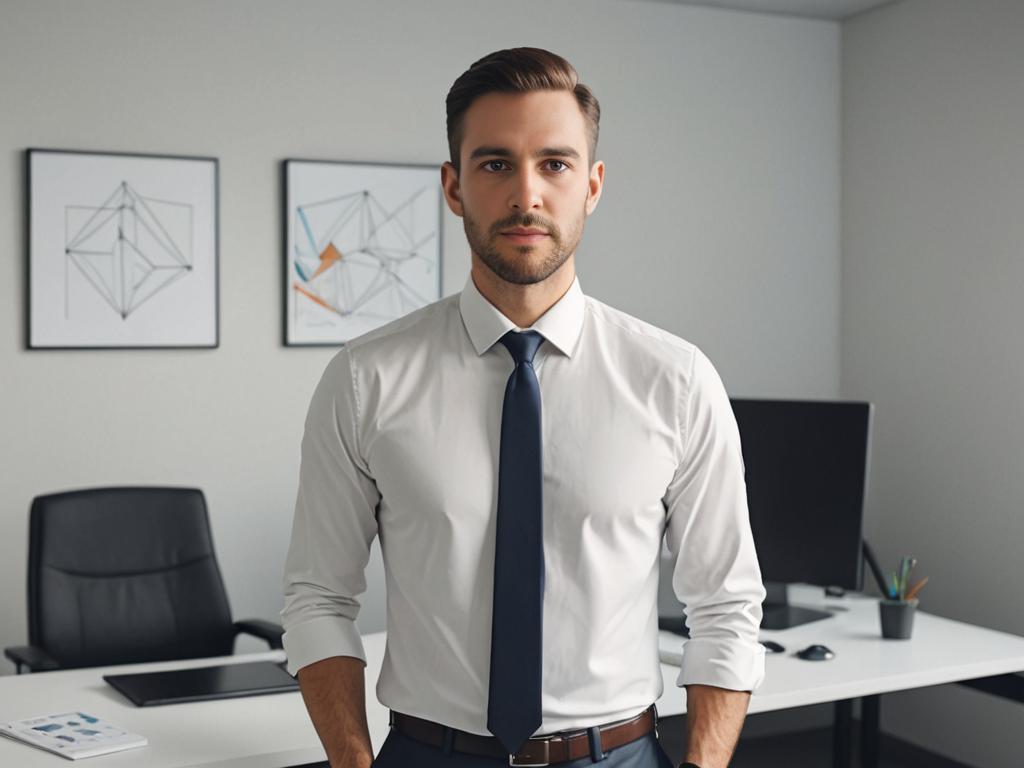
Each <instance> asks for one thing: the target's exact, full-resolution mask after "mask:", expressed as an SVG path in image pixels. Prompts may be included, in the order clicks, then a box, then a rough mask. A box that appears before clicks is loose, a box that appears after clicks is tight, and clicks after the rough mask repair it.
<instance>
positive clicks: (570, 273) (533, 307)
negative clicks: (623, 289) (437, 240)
mask: <svg viewBox="0 0 1024 768" xmlns="http://www.w3.org/2000/svg"><path fill="white" fill-rule="evenodd" d="M470 276H471V277H472V278H473V284H474V285H475V286H476V289H477V290H478V291H480V294H481V295H482V296H483V297H484V298H485V299H487V301H489V302H490V303H491V304H493V305H494V306H495V307H496V308H497V309H498V311H499V312H501V314H503V315H504V316H505V317H507V318H508V319H509V320H511V321H512V322H513V323H515V324H516V327H518V328H529V327H530V326H531V325H533V324H534V323H535V322H537V319H538V318H539V317H540V316H541V315H543V314H544V313H545V312H547V311H548V310H549V309H551V307H553V306H554V305H555V304H557V303H558V300H559V299H561V298H562V297H563V296H564V295H565V294H566V292H567V291H568V290H569V288H571V287H572V283H573V280H575V279H576V268H575V264H574V262H573V257H572V256H570V257H569V258H568V259H566V260H565V263H564V264H563V265H562V266H561V267H559V268H558V270H557V271H555V272H553V273H552V274H551V276H550V277H548V278H547V279H546V280H543V281H542V282H539V283H533V284H530V285H518V284H516V283H510V282H507V281H506V280H502V279H501V278H500V277H498V276H497V275H496V274H494V273H493V272H492V271H491V270H490V269H489V268H488V267H487V266H486V265H485V264H484V263H483V262H481V261H480V260H479V259H477V258H476V257H475V256H474V257H473V265H472V267H471V269H470Z"/></svg>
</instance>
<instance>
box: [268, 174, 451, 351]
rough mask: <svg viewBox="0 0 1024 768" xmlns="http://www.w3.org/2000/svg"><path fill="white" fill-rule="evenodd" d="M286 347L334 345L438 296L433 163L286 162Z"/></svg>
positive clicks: (437, 187)
mask: <svg viewBox="0 0 1024 768" xmlns="http://www.w3.org/2000/svg"><path fill="white" fill-rule="evenodd" d="M284 177H285V190H286V191H285V230H286V231H285V302H284V315H285V344H287V345H306V344H342V343H344V342H346V341H349V340H350V339H353V338H355V337H357V336H360V335H362V334H364V333H366V332H368V331H372V330H373V329H374V328H378V327H380V326H382V325H384V324H385V323H388V322H390V321H391V320H395V319H397V318H399V317H402V316H403V315H406V314H408V313H409V312H412V311H413V310H415V309H419V308H420V307H423V306H426V305H427V304H430V303H431V302H434V301H437V300H438V299H440V298H441V181H440V179H441V174H440V167H439V166H432V165H397V164H394V165H393V164H378V163H372V164H371V163H347V162H320V161H310V160H286V161H285V163H284Z"/></svg>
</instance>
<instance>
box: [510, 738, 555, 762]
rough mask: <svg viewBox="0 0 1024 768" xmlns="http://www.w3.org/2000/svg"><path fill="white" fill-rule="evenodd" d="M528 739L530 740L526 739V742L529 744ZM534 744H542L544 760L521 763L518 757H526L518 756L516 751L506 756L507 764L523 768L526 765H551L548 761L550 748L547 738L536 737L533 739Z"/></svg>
mask: <svg viewBox="0 0 1024 768" xmlns="http://www.w3.org/2000/svg"><path fill="white" fill-rule="evenodd" d="M530 741H531V740H527V742H526V743H527V744H529V743H530ZM534 744H543V745H544V762H543V763H521V762H519V760H520V759H522V760H526V759H527V758H525V757H524V758H519V756H518V755H519V753H516V754H514V755H509V756H508V764H509V765H514V766H520V768H525V767H526V766H533V767H534V768H543V766H546V765H551V762H550V757H551V753H550V748H549V746H548V745H549V742H548V740H547V739H536V740H534Z"/></svg>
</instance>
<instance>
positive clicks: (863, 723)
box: [860, 694, 882, 768]
mask: <svg viewBox="0 0 1024 768" xmlns="http://www.w3.org/2000/svg"><path fill="white" fill-rule="evenodd" d="M881 704H882V697H881V696H880V695H878V694H875V695H874V696H865V697H864V698H863V699H861V700H860V763H861V765H862V766H863V768H878V752H879V749H878V740H879V737H880V732H881V717H880V715H881Z"/></svg>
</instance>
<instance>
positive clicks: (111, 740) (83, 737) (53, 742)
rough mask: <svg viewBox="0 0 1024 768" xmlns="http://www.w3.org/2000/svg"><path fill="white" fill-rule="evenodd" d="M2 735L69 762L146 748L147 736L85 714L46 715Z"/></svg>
mask: <svg viewBox="0 0 1024 768" xmlns="http://www.w3.org/2000/svg"><path fill="white" fill-rule="evenodd" d="M0 735H3V736H7V737H8V738H11V739H15V740H17V741H20V742H23V743H25V744H29V745H31V746H33V747H39V748H40V749H45V750H46V751H47V752H53V753H54V754H58V755H61V756H63V757H66V758H68V759H69V760H78V759H79V758H82V757H95V756H96V755H105V754H108V753H109V752H120V751H121V750H122V749H132V748H133V747H144V746H146V744H148V743H149V742H148V741H147V739H146V737H145V736H139V734H137V733H129V732H128V731H126V730H124V728H119V727H118V726H116V725H114V724H113V723H108V722H107V721H105V720H101V719H100V718H98V717H93V716H92V715H87V714H85V713H84V712H65V713H63V714H60V715H43V716H42V717H31V718H29V719H28V720H15V721H14V722H10V723H3V724H2V725H0Z"/></svg>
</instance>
